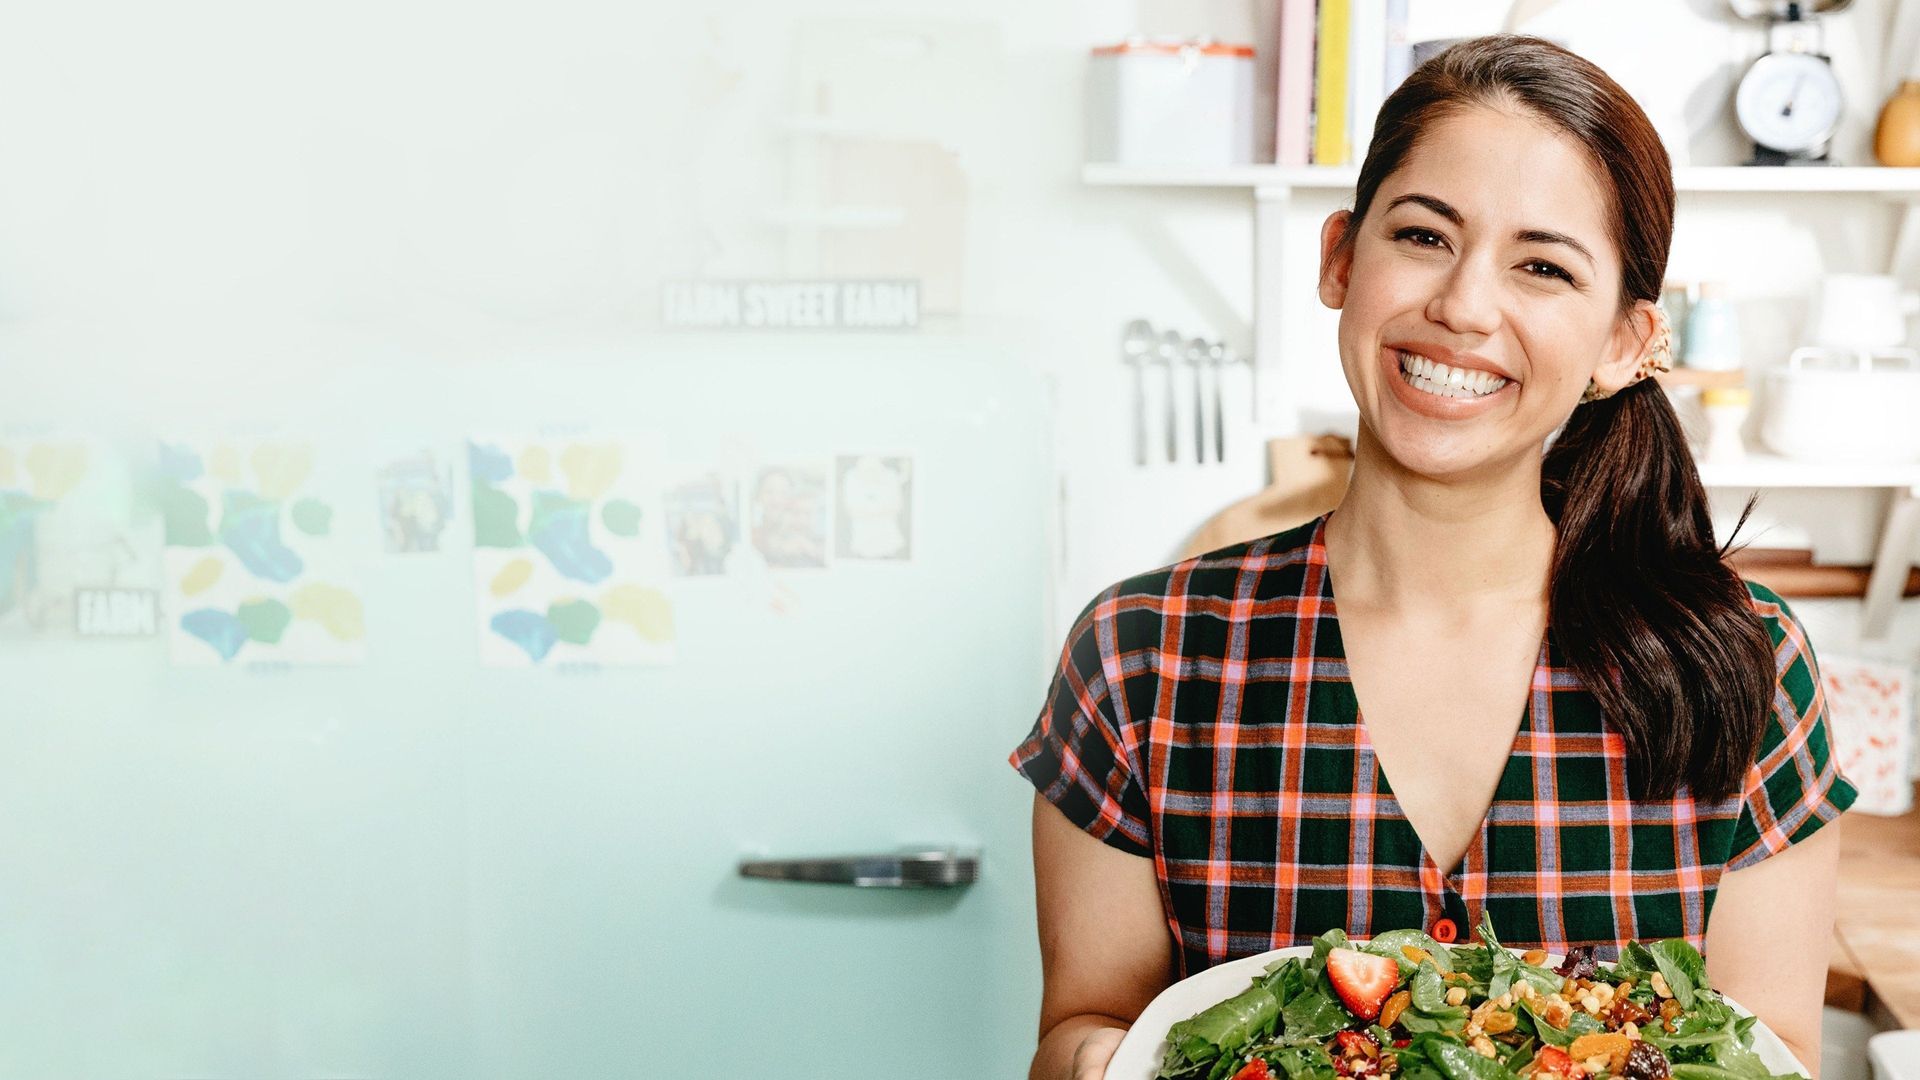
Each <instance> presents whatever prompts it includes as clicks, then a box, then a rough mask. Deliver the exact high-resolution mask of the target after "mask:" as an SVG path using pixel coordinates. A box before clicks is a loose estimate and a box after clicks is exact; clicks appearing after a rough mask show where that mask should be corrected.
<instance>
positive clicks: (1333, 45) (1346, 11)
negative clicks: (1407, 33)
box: [1313, 0, 1353, 165]
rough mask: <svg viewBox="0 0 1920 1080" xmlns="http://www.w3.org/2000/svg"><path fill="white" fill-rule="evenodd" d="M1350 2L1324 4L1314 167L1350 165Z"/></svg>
mask: <svg viewBox="0 0 1920 1080" xmlns="http://www.w3.org/2000/svg"><path fill="white" fill-rule="evenodd" d="M1352 16H1353V10H1352V5H1351V3H1350V0H1320V19H1319V35H1320V36H1319V40H1318V42H1317V43H1316V48H1315V49H1314V73H1313V163H1314V164H1315V165H1344V164H1346V161H1347V140H1348V139H1349V138H1350V137H1351V135H1352V132H1350V131H1349V130H1348V128H1347V109H1348V101H1347V66H1348V64H1349V62H1350V60H1351V57H1350V56H1349V55H1348V45H1349V31H1350V30H1351V29H1352V25H1353V18H1352Z"/></svg>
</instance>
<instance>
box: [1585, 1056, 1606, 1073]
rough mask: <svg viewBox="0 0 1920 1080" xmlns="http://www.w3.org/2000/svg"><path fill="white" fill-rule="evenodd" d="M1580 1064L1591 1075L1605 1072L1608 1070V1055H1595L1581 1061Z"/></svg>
mask: <svg viewBox="0 0 1920 1080" xmlns="http://www.w3.org/2000/svg"><path fill="white" fill-rule="evenodd" d="M1580 1064H1581V1065H1582V1066H1584V1067H1585V1068H1586V1070H1587V1071H1588V1072H1590V1073H1597V1072H1605V1071H1606V1069H1607V1055H1605V1054H1595V1055H1594V1056H1592V1057H1590V1058H1583V1059H1581V1061H1580Z"/></svg>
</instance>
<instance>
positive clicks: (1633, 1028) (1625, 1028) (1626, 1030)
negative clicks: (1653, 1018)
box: [1620, 1020, 1640, 1039]
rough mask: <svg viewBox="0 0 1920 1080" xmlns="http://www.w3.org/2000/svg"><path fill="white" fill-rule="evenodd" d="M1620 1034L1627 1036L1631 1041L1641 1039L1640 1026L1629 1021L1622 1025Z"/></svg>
mask: <svg viewBox="0 0 1920 1080" xmlns="http://www.w3.org/2000/svg"><path fill="white" fill-rule="evenodd" d="M1620 1034H1622V1035H1625V1036H1626V1037H1627V1038H1629V1039H1637V1038H1639V1037H1640V1025H1639V1024H1636V1023H1634V1022H1633V1021H1631V1020H1629V1021H1627V1022H1626V1023H1624V1024H1622V1025H1620Z"/></svg>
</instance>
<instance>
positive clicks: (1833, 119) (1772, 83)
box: [1733, 52, 1846, 154]
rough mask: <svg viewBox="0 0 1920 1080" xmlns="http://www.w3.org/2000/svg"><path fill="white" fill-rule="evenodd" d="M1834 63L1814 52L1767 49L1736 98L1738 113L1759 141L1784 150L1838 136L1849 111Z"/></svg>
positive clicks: (1810, 147) (1805, 150) (1804, 149)
mask: <svg viewBox="0 0 1920 1080" xmlns="http://www.w3.org/2000/svg"><path fill="white" fill-rule="evenodd" d="M1845 105H1846V103H1845V101H1844V99H1843V98H1842V97H1841V94H1840V80H1839V78H1838V77H1836V76H1835V75H1834V73H1833V65H1832V64H1829V63H1827V61H1826V59H1825V58H1824V57H1820V56H1815V55H1813V54H1812V53H1798V52H1781V53H1768V54H1767V55H1765V56H1763V57H1761V58H1760V59H1758V60H1756V61H1754V62H1753V66H1752V67H1750V68H1748V69H1747V74H1746V75H1745V76H1744V77H1743V78H1742V79H1741V80H1740V89H1739V90H1738V91H1737V92H1735V94H1734V98H1733V107H1734V112H1735V113H1736V114H1737V115H1738V116H1739V118H1740V126H1741V127H1742V128H1744V129H1745V130H1746V132H1747V134H1748V135H1749V136H1751V137H1752V138H1753V141H1754V142H1757V143H1759V144H1760V145H1761V146H1764V147H1767V148H1768V149H1770V150H1778V151H1780V152H1781V153H1784V154H1804V153H1808V152H1810V151H1812V150H1815V149H1817V148H1818V147H1819V146H1820V145H1821V144H1822V143H1825V142H1826V141H1827V140H1828V139H1829V138H1831V137H1832V136H1833V133H1834V131H1835V130H1836V129H1837V128H1839V126H1840V115H1841V113H1842V112H1843V111H1844V110H1845Z"/></svg>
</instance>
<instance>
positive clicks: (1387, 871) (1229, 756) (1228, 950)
mask: <svg viewBox="0 0 1920 1080" xmlns="http://www.w3.org/2000/svg"><path fill="white" fill-rule="evenodd" d="M1326 520H1327V519H1326V518H1325V517H1321V518H1319V519H1317V520H1315V521H1313V522H1310V523H1308V524H1306V525H1303V526H1301V527H1299V528H1297V529H1292V530H1289V531H1287V532H1283V533H1279V534H1276V535H1273V536H1268V537H1263V538H1261V539H1259V540H1254V541H1250V542H1248V543H1244V544H1238V545H1235V546H1233V547H1229V548H1224V549H1221V550H1219V551H1215V552H1210V553H1208V554H1206V555H1201V556H1198V557H1196V558H1193V559H1188V560H1186V561H1184V562H1180V563H1176V564H1174V565H1172V566H1169V567H1165V568H1162V569H1159V570H1155V571H1152V572H1150V573H1146V574H1141V575H1139V576H1136V577H1132V578H1129V579H1127V580H1125V581H1122V582H1120V583H1118V584H1116V585H1114V586H1111V587H1109V588H1108V589H1106V590H1104V591H1103V592H1101V594H1100V595H1099V596H1097V597H1095V598H1094V600H1093V602H1092V603H1090V604H1089V605H1088V606H1087V608H1086V609H1085V611H1083V612H1082V613H1081V615H1080V616H1079V618H1078V619H1077V620H1076V621H1075V622H1074V624H1073V627H1072V629H1071V630H1069V631H1068V634H1067V640H1066V646H1065V649H1064V650H1063V652H1062V655H1061V659H1060V666H1059V668H1058V670H1057V672H1056V674H1055V676H1054V679H1053V683H1052V686H1051V688H1050V690H1049V692H1048V696H1047V700H1046V704H1045V706H1044V707H1043V708H1042V709H1041V710H1040V715H1039V719H1038V721H1037V722H1036V723H1035V724H1034V727H1033V730H1032V732H1031V733H1030V734H1029V735H1028V736H1027V738H1026V740H1025V741H1024V742H1022V743H1021V744H1020V746H1019V747H1018V748H1017V749H1015V750H1014V752H1013V755H1012V757H1011V762H1012V764H1013V766H1014V768H1015V769H1017V770H1018V771H1019V772H1020V773H1021V774H1023V775H1024V776H1026V778H1027V779H1028V780H1029V781H1030V782H1031V783H1032V784H1033V785H1034V787H1035V788H1036V789H1037V790H1038V791H1039V792H1040V794H1041V795H1042V796H1043V797H1045V798H1046V799H1047V801H1049V802H1051V803H1052V804H1053V805H1055V806H1057V807H1059V808H1060V810H1061V811H1062V812H1063V813H1065V815H1066V816H1067V818H1068V819H1069V820H1071V821H1072V822H1073V823H1074V824H1076V825H1078V826H1079V827H1080V828H1082V829H1084V830H1085V831H1087V832H1088V833H1090V834H1092V835H1093V836H1095V837H1098V838H1099V839H1101V840H1103V841H1105V842H1106V843H1108V844H1110V845H1112V846H1114V847H1117V848H1119V849H1121V850H1122V851H1127V852H1131V853H1133V854H1136V855H1141V856H1146V857H1150V858H1152V859H1153V865H1154V870H1155V873H1156V875H1157V876H1158V878H1159V882H1160V895H1161V904H1162V907H1163V909H1164V911H1165V914H1166V918H1167V922H1168V925H1169V926H1170V928H1171V929H1172V931H1173V935H1174V939H1175V940H1176V941H1177V942H1178V943H1179V946H1180V949H1179V953H1180V969H1181V970H1180V974H1181V976H1183V977H1184V976H1185V975H1189V974H1192V973H1193V972H1196V971H1199V970H1202V969H1204V968H1207V967H1211V966H1213V965H1215V964H1218V963H1221V962H1222V961H1225V960H1230V959H1234V958H1236V957H1241V956H1249V955H1252V954H1254V953H1259V952H1264V951H1266V950H1269V949H1277V948H1281V947H1283V946H1288V945H1303V944H1307V943H1308V942H1310V941H1311V939H1312V938H1313V937H1314V936H1315V935H1317V934H1320V933H1323V932H1325V931H1327V930H1328V929H1331V928H1332V927H1335V926H1338V927H1342V928H1343V929H1345V930H1346V932H1347V933H1348V934H1351V935H1354V936H1356V937H1366V936H1371V935H1374V934H1378V933H1383V932H1385V931H1388V930H1394V929H1399V928H1402V927H1421V928H1424V929H1426V930H1427V931H1428V932H1429V933H1432V934H1433V935H1434V936H1435V937H1436V938H1438V939H1439V940H1441V941H1450V940H1454V939H1455V938H1457V937H1462V938H1463V937H1466V936H1467V935H1468V934H1469V933H1470V931H1471V929H1472V928H1473V927H1474V926H1476V925H1478V923H1479V920H1480V915H1481V912H1482V911H1487V912H1490V913H1491V914H1492V916H1493V923H1494V927H1495V929H1496V930H1497V931H1498V932H1499V934H1500V938H1501V940H1502V942H1503V943H1506V944H1510V945H1517V946H1523V947H1538V948H1544V949H1547V950H1549V951H1553V952H1564V951H1566V950H1567V949H1568V948H1569V947H1571V946H1575V945H1592V946H1595V947H1596V949H1597V951H1598V953H1599V955H1600V956H1601V957H1602V958H1604V959H1613V958H1615V957H1616V956H1617V955H1618V945H1619V943H1621V942H1623V941H1627V940H1634V939H1641V940H1645V939H1654V938H1664V937H1684V938H1686V939H1688V940H1689V941H1691V942H1693V944H1694V945H1695V946H1696V947H1701V946H1704V944H1705V938H1706V930H1707V913H1708V911H1709V910H1710V909H1711V908H1712V906H1713V897H1714V891H1715V888H1716V886H1717V885H1718V882H1719V879H1720V875H1721V873H1722V872H1723V871H1726V870H1733V869H1738V868H1741V867H1745V866H1751V865H1753V864H1754V863H1757V862H1759V861H1760V860H1762V859H1764V858H1766V857H1767V856H1768V855H1771V854H1773V853H1775V852H1778V851H1781V850H1784V849H1785V848H1787V847H1788V846H1790V845H1792V844H1794V843H1796V842H1798V841H1800V840H1803V839H1805V838H1806V837H1808V836H1810V835H1811V834H1812V833H1813V832H1814V831H1815V830H1817V829H1819V828H1820V826H1821V825H1822V824H1824V823H1826V822H1828V821H1832V820H1833V819H1834V818H1836V817H1838V816H1839V815H1840V813H1841V812H1842V811H1843V810H1845V809H1846V808H1847V807H1848V806H1849V805H1850V804H1851V803H1852V802H1853V799H1854V795H1855V792H1854V788H1853V786H1852V785H1851V784H1850V783H1848V782H1847V780H1846V779H1845V778H1844V777H1842V776H1841V775H1840V773H1839V771H1838V769H1837V767H1836V766H1835V763H1834V759H1833V754H1832V753H1831V751H1830V747H1829V740H1828V725H1827V720H1826V706H1825V702H1824V700H1823V698H1822V696H1821V693H1820V685H1819V678H1818V675H1817V672H1816V669H1815V666H1814V657H1813V652H1812V650H1811V649H1810V648H1809V647H1808V644H1807V640H1806V636H1805V633H1804V632H1803V631H1802V629H1801V627H1800V624H1799V622H1798V621H1797V620H1796V619H1795V618H1794V617H1793V615H1792V613H1791V612H1789V611H1788V610H1787V607H1786V605H1785V604H1784V603H1783V602H1781V600H1780V598H1779V597H1778V596H1776V595H1774V594H1773V593H1772V592H1770V591H1768V590H1767V589H1766V588H1765V587H1764V586H1760V585H1754V584H1749V586H1748V588H1749V590H1750V592H1751V593H1752V595H1753V604H1754V609H1755V611H1757V612H1758V613H1759V614H1760V616H1761V617H1762V618H1763V619H1764V620H1765V622H1766V625H1767V628H1768V631H1769V633H1770V634H1771V635H1772V638H1773V643H1774V661H1775V667H1776V669H1777V671H1778V683H1777V688H1776V690H1775V694H1774V707H1773V711H1772V722H1771V723H1769V724H1768V725H1767V729H1766V734H1765V737H1764V740H1763V743H1762V746H1761V749H1760V753H1759V757H1758V760H1756V761H1755V762H1754V764H1753V766H1752V768H1751V769H1750V770H1749V771H1748V774H1747V781H1746V784H1745V789H1744V791H1743V792H1742V793H1741V794H1738V795H1735V796H1732V797H1729V798H1724V799H1705V798H1696V797H1695V796H1693V795H1692V794H1690V793H1689V790H1688V789H1687V788H1686V787H1685V786H1684V785H1683V786H1682V787H1681V788H1680V790H1679V792H1678V793H1677V794H1676V795H1675V796H1673V797H1672V798H1667V799H1647V798H1640V797H1637V792H1638V791H1639V786H1638V783H1637V780H1636V779H1635V776H1634V774H1635V773H1636V770H1633V769H1630V768H1629V767H1628V762H1627V756H1626V748H1625V743H1624V741H1623V740H1622V739H1621V738H1620V736H1619V735H1618V734H1616V733H1615V732H1613V731H1612V730H1610V729H1609V728H1607V727H1606V725H1604V724H1603V723H1602V722H1601V718H1600V713H1599V707H1598V704H1597V703H1596V702H1595V701H1594V699H1593V697H1592V695H1591V694H1589V693H1588V692H1587V691H1586V689H1585V688H1584V687H1583V686H1582V685H1581V683H1580V681H1579V679H1578V677H1577V676H1575V675H1574V673H1573V672H1572V670H1570V669H1569V668H1567V667H1566V666H1564V664H1563V663H1562V661H1561V658H1560V655H1559V653H1558V651H1557V650H1556V649H1555V647H1554V644H1553V638H1552V634H1551V632H1549V634H1548V635H1547V637H1546V640H1545V641H1543V643H1542V646H1541V652H1540V658H1539V660H1538V662H1537V664H1536V666H1535V669H1534V677H1533V690H1532V693H1531V695H1530V697H1529V699H1528V705H1527V709H1526V715H1525V717H1524V719H1523V721H1522V723H1521V725H1520V729H1519V733H1518V736H1517V737H1516V739H1515V741H1514V745H1513V749H1512V752H1511V754H1510V755H1509V757H1508V760H1507V764H1506V767H1505V771H1504V772H1503V774H1502V775H1501V778H1500V781H1499V784H1498V787H1497V789H1496V790H1495V793H1494V797H1493V803H1492V806H1491V807H1490V808H1489V809H1488V811H1487V815H1486V817H1485V818H1484V819H1483V820H1482V822H1481V825H1480V829H1479V832H1478V834H1477V835H1476V836H1475V837H1474V838H1473V840H1472V841H1471V843H1470V844H1469V846H1468V848H1467V851H1466V854H1465V856H1464V857H1463V858H1462V859H1461V862H1460V864H1459V865H1458V866H1457V867H1453V868H1450V869H1443V868H1441V867H1439V866H1438V865H1436V864H1435V862H1434V860H1433V859H1432V857H1431V856H1429V855H1428V854H1427V852H1426V850H1425V848H1424V847H1423V846H1422V844H1421V842H1420V838H1419V837H1418V835H1417V834H1415V832H1414V830H1413V827H1412V826H1411V825H1410V824H1409V823H1408V821H1407V819H1406V817H1405V816H1404V815H1403V814H1402V812H1401V809H1400V805H1399V803H1398V801H1397V800H1396V799H1395V798H1394V796H1393V792H1392V790H1391V789H1390V788H1389V787H1388V784H1387V780H1386V776H1385V774H1384V773H1382V771H1381V770H1380V766H1379V763H1378V761H1376V759H1375V757H1374V753H1373V749H1372V746H1371V745H1370V744H1369V742H1368V740H1367V737H1366V732H1365V728H1364V726H1363V725H1362V724H1360V723H1358V722H1357V721H1358V712H1359V710H1358V705H1357V704H1356V701H1355V698H1354V693H1353V684H1352V682H1351V681H1350V679H1349V677H1348V673H1347V664H1346V658H1345V652H1344V650H1343V649H1342V647H1341V640H1340V624H1339V621H1338V619H1337V617H1336V616H1335V612H1334V600H1333V592H1332V589H1331V587H1330V584H1329V579H1328V575H1327V552H1326V547H1325V543H1324V537H1325V525H1326Z"/></svg>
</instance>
